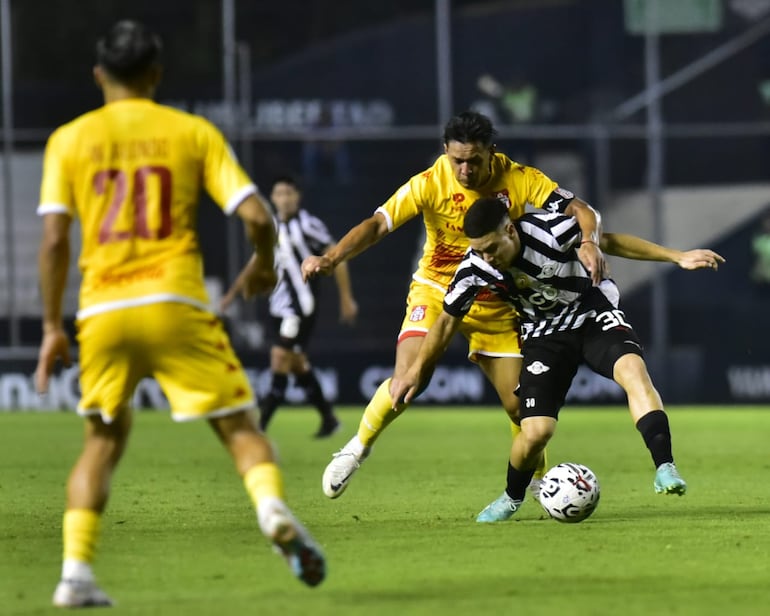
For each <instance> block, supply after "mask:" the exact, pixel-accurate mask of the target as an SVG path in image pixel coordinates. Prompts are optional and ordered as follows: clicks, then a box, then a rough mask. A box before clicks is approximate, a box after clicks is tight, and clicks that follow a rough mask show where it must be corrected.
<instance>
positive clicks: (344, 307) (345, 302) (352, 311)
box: [340, 297, 358, 325]
mask: <svg viewBox="0 0 770 616" xmlns="http://www.w3.org/2000/svg"><path fill="white" fill-rule="evenodd" d="M357 316H358V304H357V303H356V300H354V299H353V298H352V297H347V298H343V299H341V300H340V323H344V324H346V325H354V324H355V322H356V317H357Z"/></svg>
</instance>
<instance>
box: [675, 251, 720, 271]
mask: <svg viewBox="0 0 770 616" xmlns="http://www.w3.org/2000/svg"><path fill="white" fill-rule="evenodd" d="M724 262H725V258H724V257H723V256H722V255H720V254H717V253H716V252H714V251H713V250H709V249H708V248H695V249H693V250H686V251H685V252H683V253H682V256H681V257H680V258H679V259H677V261H676V264H677V265H678V266H679V267H681V268H682V269H686V270H697V269H713V270H716V269H719V264H720V263H724Z"/></svg>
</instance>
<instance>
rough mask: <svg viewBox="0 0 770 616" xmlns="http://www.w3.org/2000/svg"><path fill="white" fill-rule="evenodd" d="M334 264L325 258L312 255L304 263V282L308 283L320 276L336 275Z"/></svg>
mask: <svg viewBox="0 0 770 616" xmlns="http://www.w3.org/2000/svg"><path fill="white" fill-rule="evenodd" d="M334 267H335V266H334V263H333V262H332V260H331V259H330V258H329V257H327V256H325V255H321V256H317V255H311V256H309V257H307V258H306V259H305V260H304V261H303V262H302V280H304V281H305V282H307V281H308V280H310V279H311V278H315V277H316V276H318V275H319V274H323V275H324V276H330V275H331V274H333V273H334Z"/></svg>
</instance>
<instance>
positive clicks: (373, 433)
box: [358, 379, 399, 447]
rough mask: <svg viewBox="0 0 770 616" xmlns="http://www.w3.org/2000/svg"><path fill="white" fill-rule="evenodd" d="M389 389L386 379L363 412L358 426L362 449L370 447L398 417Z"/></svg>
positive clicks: (388, 380)
mask: <svg viewBox="0 0 770 616" xmlns="http://www.w3.org/2000/svg"><path fill="white" fill-rule="evenodd" d="M389 389H390V379H386V380H385V381H383V382H382V383H381V384H380V386H379V387H378V388H377V391H376V392H375V393H374V396H372V399H371V400H370V401H369V404H368V405H367V407H366V410H364V416H363V417H362V418H361V423H359V424H358V440H359V441H361V443H362V444H363V445H364V447H371V446H372V445H373V444H374V441H375V440H377V437H378V436H379V435H380V433H381V432H382V431H383V430H384V429H385V428H387V427H388V425H389V424H390V422H392V421H393V420H394V419H395V418H396V417H397V416H398V413H399V411H395V410H393V402H392V401H391V399H390V391H388V390H389Z"/></svg>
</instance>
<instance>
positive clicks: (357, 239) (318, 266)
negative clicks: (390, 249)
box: [302, 214, 389, 281]
mask: <svg viewBox="0 0 770 616" xmlns="http://www.w3.org/2000/svg"><path fill="white" fill-rule="evenodd" d="M388 231H389V229H388V222H387V220H385V217H384V216H383V215H382V214H374V215H373V216H370V217H369V218H367V219H366V220H363V221H362V222H360V223H359V224H357V225H356V226H355V227H353V228H352V229H351V230H350V231H348V232H347V233H346V234H345V235H344V236H343V238H342V239H341V240H340V241H339V242H337V244H336V245H335V246H334V247H333V248H331V249H330V250H328V251H327V252H326V254H324V255H321V256H310V257H307V258H306V259H305V260H304V261H303V262H302V278H303V279H304V280H305V281H307V280H308V279H310V278H313V277H315V276H318V275H319V274H323V275H324V276H329V275H331V274H332V272H334V270H335V268H336V267H337V266H338V265H339V264H340V263H342V262H343V261H349V260H350V259H352V258H353V257H355V256H356V255H359V254H361V253H362V252H364V250H366V249H367V248H369V247H370V246H373V245H374V244H376V243H377V242H379V241H380V240H381V239H382V238H383V237H385V236H386V235H387V234H388Z"/></svg>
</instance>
